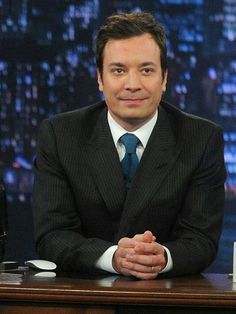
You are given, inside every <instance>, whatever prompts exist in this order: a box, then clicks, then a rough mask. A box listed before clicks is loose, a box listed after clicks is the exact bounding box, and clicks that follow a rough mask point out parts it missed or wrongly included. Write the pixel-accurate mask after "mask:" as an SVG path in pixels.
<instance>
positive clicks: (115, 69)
mask: <svg viewBox="0 0 236 314" xmlns="http://www.w3.org/2000/svg"><path fill="white" fill-rule="evenodd" d="M111 72H112V73H113V74H114V75H121V74H123V73H124V72H125V71H124V69H123V68H114V69H111Z"/></svg>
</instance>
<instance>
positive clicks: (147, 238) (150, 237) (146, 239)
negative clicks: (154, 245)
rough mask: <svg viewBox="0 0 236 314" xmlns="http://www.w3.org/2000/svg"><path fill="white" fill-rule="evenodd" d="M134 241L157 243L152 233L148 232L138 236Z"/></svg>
mask: <svg viewBox="0 0 236 314" xmlns="http://www.w3.org/2000/svg"><path fill="white" fill-rule="evenodd" d="M133 239H134V240H135V241H138V242H147V243H149V242H153V241H156V237H155V236H154V235H153V234H152V232H151V231H149V230H147V231H145V232H144V233H142V234H136V235H135V236H134V237H133Z"/></svg>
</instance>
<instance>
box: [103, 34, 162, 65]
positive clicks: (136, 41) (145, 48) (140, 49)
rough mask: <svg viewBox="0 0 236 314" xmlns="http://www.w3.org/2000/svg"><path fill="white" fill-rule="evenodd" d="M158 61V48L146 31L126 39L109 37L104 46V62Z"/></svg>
mask: <svg viewBox="0 0 236 314" xmlns="http://www.w3.org/2000/svg"><path fill="white" fill-rule="evenodd" d="M135 60H136V61H138V60H140V61H142V62H147V61H150V62H151V61H152V62H154V61H155V62H159V61H160V48H159V46H158V45H157V43H156V42H155V40H154V39H153V37H152V36H151V34H149V33H146V34H143V35H140V36H134V37H130V38H127V39H110V40H108V42H107V43H106V45H105V48H104V57H103V61H104V63H107V62H108V63H110V62H121V63H125V62H126V61H135Z"/></svg>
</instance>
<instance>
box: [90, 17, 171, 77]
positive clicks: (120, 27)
mask: <svg viewBox="0 0 236 314" xmlns="http://www.w3.org/2000/svg"><path fill="white" fill-rule="evenodd" d="M145 33H149V34H151V36H152V38H153V39H154V40H155V42H156V43H157V45H158V46H159V48H160V57H161V69H162V76H163V77H164V73H165V72H166V70H167V48H166V36H165V32H164V29H163V27H162V26H161V24H160V23H159V22H157V21H156V20H155V18H154V17H153V16H152V15H151V14H150V13H144V12H142V13H121V14H114V15H111V16H109V17H108V18H107V19H106V22H105V24H104V25H103V26H102V27H101V28H100V30H99V31H98V33H97V37H96V47H95V54H96V63H97V67H98V69H99V71H100V73H101V75H102V72H103V58H104V48H105V46H106V43H107V42H108V41H109V40H110V39H127V38H131V37H134V36H140V35H143V34H145Z"/></svg>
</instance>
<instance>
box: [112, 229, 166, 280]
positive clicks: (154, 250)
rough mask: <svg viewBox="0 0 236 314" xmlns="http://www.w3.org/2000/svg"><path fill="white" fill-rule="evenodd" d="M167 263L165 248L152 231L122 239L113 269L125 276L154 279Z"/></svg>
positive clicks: (115, 254) (114, 257) (113, 262)
mask: <svg viewBox="0 0 236 314" xmlns="http://www.w3.org/2000/svg"><path fill="white" fill-rule="evenodd" d="M166 263H167V259H166V255H165V249H164V247H163V246H162V245H161V244H159V243H157V242H156V237H155V236H154V235H153V234H152V232H151V231H145V232H144V233H143V234H136V235H135V236H134V237H133V238H128V237H125V238H122V239H120V241H119V242H118V248H117V250H116V252H115V253H114V255H113V260H112V265H113V268H114V269H115V270H116V271H117V272H118V273H120V274H123V275H125V276H134V277H136V278H139V279H154V278H156V277H157V276H158V274H159V273H160V271H161V270H162V269H163V268H165V266H166Z"/></svg>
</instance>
